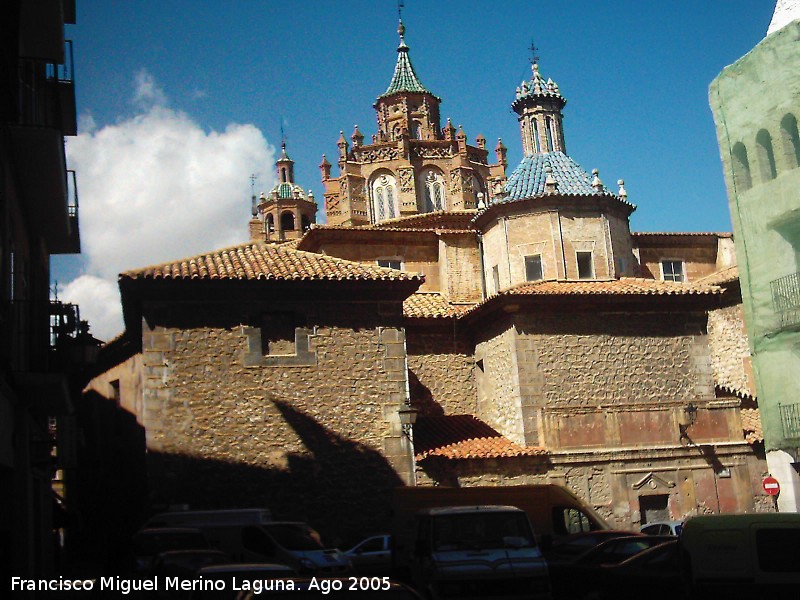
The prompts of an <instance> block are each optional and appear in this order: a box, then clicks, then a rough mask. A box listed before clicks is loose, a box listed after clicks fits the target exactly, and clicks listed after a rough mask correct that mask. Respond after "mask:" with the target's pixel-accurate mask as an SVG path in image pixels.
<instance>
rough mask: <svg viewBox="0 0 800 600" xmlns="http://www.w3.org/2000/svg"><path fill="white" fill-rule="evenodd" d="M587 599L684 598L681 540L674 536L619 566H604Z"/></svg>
mask: <svg viewBox="0 0 800 600" xmlns="http://www.w3.org/2000/svg"><path fill="white" fill-rule="evenodd" d="M595 581H596V582H597V583H596V585H597V589H596V590H594V592H593V593H590V594H587V596H586V600H639V599H640V598H641V597H642V595H643V592H642V590H647V593H646V596H647V600H674V599H675V598H682V597H683V582H682V580H681V571H680V557H679V549H678V540H676V539H674V537H673V539H670V540H668V541H666V542H664V543H662V544H658V545H657V546H655V547H653V548H650V549H649V550H643V551H642V552H639V553H638V554H635V555H633V556H632V557H630V558H628V559H626V560H623V561H622V562H621V563H619V564H616V565H604V566H602V567H601V568H600V569H599V570H598V572H597V576H596V578H595Z"/></svg>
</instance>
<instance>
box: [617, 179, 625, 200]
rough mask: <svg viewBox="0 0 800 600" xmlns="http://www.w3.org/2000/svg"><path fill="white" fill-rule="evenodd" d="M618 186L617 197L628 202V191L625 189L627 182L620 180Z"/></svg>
mask: <svg viewBox="0 0 800 600" xmlns="http://www.w3.org/2000/svg"><path fill="white" fill-rule="evenodd" d="M617 185H619V192H618V193H617V195H618V196H619V197H620V198H622V199H623V200H627V199H628V191H627V190H626V189H625V180H624V179H620V180H619V181H617Z"/></svg>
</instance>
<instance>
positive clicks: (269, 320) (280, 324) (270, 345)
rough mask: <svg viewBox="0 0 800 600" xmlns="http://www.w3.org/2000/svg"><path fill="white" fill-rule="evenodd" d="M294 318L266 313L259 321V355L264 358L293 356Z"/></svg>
mask: <svg viewBox="0 0 800 600" xmlns="http://www.w3.org/2000/svg"><path fill="white" fill-rule="evenodd" d="M295 326H296V325H295V318H294V315H293V314H291V313H277V312H276V313H267V314H265V315H263V317H262V320H261V353H262V354H264V355H265V356H286V355H290V354H295V353H296V352H297V348H296V347H295Z"/></svg>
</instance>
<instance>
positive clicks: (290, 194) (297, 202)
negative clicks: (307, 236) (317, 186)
mask: <svg viewBox="0 0 800 600" xmlns="http://www.w3.org/2000/svg"><path fill="white" fill-rule="evenodd" d="M275 169H276V173H277V177H278V183H277V185H275V187H274V188H272V191H270V193H269V196H265V195H264V194H263V193H262V194H261V197H260V198H259V201H258V204H256V200H255V196H253V217H252V219H251V220H250V239H252V240H263V241H267V242H283V241H285V240H294V239H298V238H300V237H302V236H303V233H305V232H306V230H308V228H309V227H311V225H312V224H313V223H316V222H317V203H316V202H315V200H314V193H313V192H312V191H310V190H309V192H308V196H306V193H305V191H304V190H303V188H301V187H300V186H299V185H297V184H296V183H295V182H294V161H293V160H292V159H291V158H289V155H288V154H287V153H286V143H285V142H284V143H283V144H281V155H280V156H279V157H278V160H277V161H275Z"/></svg>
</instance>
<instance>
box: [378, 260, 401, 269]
mask: <svg viewBox="0 0 800 600" xmlns="http://www.w3.org/2000/svg"><path fill="white" fill-rule="evenodd" d="M378 266H379V267H385V268H387V269H396V270H398V271H402V270H403V262H402V261H401V260H397V259H380V260H379V261H378Z"/></svg>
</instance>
